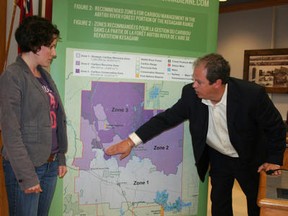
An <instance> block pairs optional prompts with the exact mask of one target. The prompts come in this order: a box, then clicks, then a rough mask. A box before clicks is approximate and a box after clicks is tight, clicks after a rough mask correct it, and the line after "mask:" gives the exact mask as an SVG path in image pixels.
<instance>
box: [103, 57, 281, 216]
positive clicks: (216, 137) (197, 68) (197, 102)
mask: <svg viewBox="0 0 288 216" xmlns="http://www.w3.org/2000/svg"><path fill="white" fill-rule="evenodd" d="M229 75H230V65H229V63H228V62H227V61H226V60H225V59H224V58H223V57H222V56H221V55H219V54H208V55H206V56H204V57H202V58H199V59H197V60H196V61H195V63H194V73H193V80H194V82H193V83H192V84H188V85H186V86H184V87H183V90H182V95H181V98H180V99H179V100H178V102H177V103H175V104H174V105H173V106H172V107H171V108H169V109H167V110H166V111H164V112H162V113H160V114H158V115H156V116H154V117H153V118H151V119H150V120H149V121H148V122H146V123H145V124H143V125H142V126H141V127H140V128H139V129H138V130H136V132H135V133H133V134H131V135H130V136H129V138H128V139H126V140H124V141H122V142H120V143H118V144H115V145H113V146H110V147H109V148H108V149H107V150H106V154H108V155H115V154H121V157H120V158H121V159H123V158H125V157H126V156H128V155H129V154H130V152H131V150H132V148H133V147H134V146H137V145H139V144H141V143H145V142H147V141H148V140H150V139H151V138H153V137H154V136H157V135H158V134H160V133H162V132H163V131H165V130H167V129H170V128H172V127H174V126H176V125H178V124H180V123H182V122H183V121H185V120H189V129H190V133H191V137H192V144H193V151H194V157H195V162H196V167H197V171H198V174H199V177H200V179H201V180H202V181H204V179H205V175H206V172H207V170H208V167H209V166H210V170H209V175H210V177H211V186H212V189H211V201H212V215H213V216H224V215H225V216H230V215H231V216H232V215H233V210H232V188H233V183H234V180H235V179H237V181H238V182H239V184H240V186H241V188H242V190H243V192H244V193H245V195H246V199H247V206H248V214H249V216H256V215H259V207H258V206H257V194H258V182H259V172H260V171H268V170H273V171H274V172H273V173H272V175H280V174H281V171H280V170H279V169H280V165H282V161H283V153H284V150H285V146H286V144H285V136H286V135H285V133H286V132H285V126H284V123H283V120H282V117H281V115H280V113H279V112H278V111H277V109H276V108H275V106H274V105H273V103H272V101H271V100H270V99H269V97H268V95H267V94H266V92H265V89H264V88H263V87H261V86H259V85H256V84H254V83H250V82H247V81H243V80H239V79H236V78H232V77H229Z"/></svg>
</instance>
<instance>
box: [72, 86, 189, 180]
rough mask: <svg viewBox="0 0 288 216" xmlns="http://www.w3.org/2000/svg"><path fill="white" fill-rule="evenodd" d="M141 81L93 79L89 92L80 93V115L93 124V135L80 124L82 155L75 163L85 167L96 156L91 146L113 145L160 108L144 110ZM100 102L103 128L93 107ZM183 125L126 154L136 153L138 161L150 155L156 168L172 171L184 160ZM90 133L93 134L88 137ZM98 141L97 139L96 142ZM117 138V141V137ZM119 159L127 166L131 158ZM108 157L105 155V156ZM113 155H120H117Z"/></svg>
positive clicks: (173, 172) (174, 171) (134, 154)
mask: <svg viewBox="0 0 288 216" xmlns="http://www.w3.org/2000/svg"><path fill="white" fill-rule="evenodd" d="M144 91H145V85H144V84H143V83H126V82H119V83H114V82H92V87H91V91H83V92H82V104H81V116H82V118H83V119H86V120H88V121H89V124H90V125H93V126H94V129H95V130H96V134H94V133H93V134H91V133H90V134H88V133H89V132H88V133H85V131H86V130H87V129H86V130H85V128H84V126H83V124H81V128H80V131H81V135H80V136H81V137H80V139H81V141H82V143H83V153H82V158H76V159H75V160H74V163H73V164H74V165H75V166H78V167H79V168H80V169H84V170H87V169H89V167H90V162H91V160H92V159H93V158H94V157H95V153H93V152H92V149H93V148H101V149H104V148H107V147H108V146H110V145H112V144H115V143H113V142H115V137H118V139H119V138H120V139H126V138H127V136H128V135H129V134H130V133H132V132H134V131H135V130H136V129H137V128H138V127H140V126H141V125H142V124H143V123H144V122H146V121H148V120H149V119H150V118H151V117H152V116H154V115H155V114H157V113H158V112H160V111H161V110H157V111H155V110H144V107H143V105H144V104H143V103H144ZM96 105H101V106H102V107H103V108H104V113H105V115H106V118H105V122H106V124H105V125H106V127H105V128H103V126H102V128H101V127H100V122H101V125H103V119H97V116H96V115H95V106H96ZM87 131H90V130H87ZM183 133H184V128H183V124H181V125H179V126H178V127H176V128H174V129H171V130H169V131H166V132H164V133H162V134H161V135H159V136H157V137H155V138H154V139H152V140H151V141H149V142H147V143H146V144H144V145H141V146H139V147H137V148H134V150H133V152H132V153H131V154H130V156H129V157H132V156H137V157H139V158H140V160H142V159H144V158H149V159H150V160H151V161H152V163H153V164H154V165H155V166H156V169H157V170H158V171H163V172H164V173H165V174H167V175H168V174H175V173H176V172H177V166H178V165H179V164H180V163H181V162H182V161H183V140H182V138H183ZM91 136H92V137H91ZM97 140H98V141H97ZM119 141H120V140H119ZM129 157H127V158H126V159H124V160H121V161H119V162H118V163H119V166H124V167H125V166H126V164H127V162H128V161H129V160H130V158H129ZM109 158H110V157H107V155H106V156H105V159H109ZM116 158H119V157H117V156H116Z"/></svg>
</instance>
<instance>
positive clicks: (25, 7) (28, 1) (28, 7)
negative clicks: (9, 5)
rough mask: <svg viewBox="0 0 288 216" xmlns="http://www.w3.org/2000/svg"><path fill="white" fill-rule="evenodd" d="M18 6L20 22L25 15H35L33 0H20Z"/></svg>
mask: <svg viewBox="0 0 288 216" xmlns="http://www.w3.org/2000/svg"><path fill="white" fill-rule="evenodd" d="M17 6H18V7H19V8H20V23H21V22H22V21H23V19H24V18H25V17H28V16H32V15H33V2H32V0H18V1H17Z"/></svg>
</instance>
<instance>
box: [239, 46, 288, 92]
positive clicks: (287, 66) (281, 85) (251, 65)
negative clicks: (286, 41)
mask: <svg viewBox="0 0 288 216" xmlns="http://www.w3.org/2000/svg"><path fill="white" fill-rule="evenodd" d="M243 79H245V80H249V81H251V82H255V83H257V84H259V85H262V86H265V88H266V91H267V92H268V93H288V48H285V49H260V50H245V51H244V72H243Z"/></svg>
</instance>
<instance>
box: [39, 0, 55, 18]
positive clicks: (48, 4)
mask: <svg viewBox="0 0 288 216" xmlns="http://www.w3.org/2000/svg"><path fill="white" fill-rule="evenodd" d="M40 3H41V6H40V7H41V16H42V17H45V18H46V19H48V20H50V22H51V21H52V6H53V0H42V1H41V2H40Z"/></svg>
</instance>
